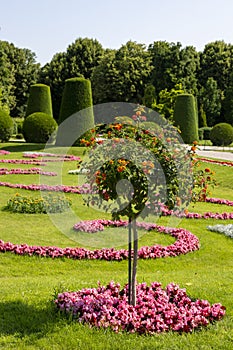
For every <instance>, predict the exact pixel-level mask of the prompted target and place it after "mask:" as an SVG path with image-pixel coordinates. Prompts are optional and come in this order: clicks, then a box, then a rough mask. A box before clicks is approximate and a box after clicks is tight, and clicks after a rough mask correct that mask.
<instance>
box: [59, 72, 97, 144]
mask: <svg viewBox="0 0 233 350" xmlns="http://www.w3.org/2000/svg"><path fill="white" fill-rule="evenodd" d="M92 105H93V102H92V90H91V82H90V80H88V79H85V78H71V79H67V80H66V81H65V87H64V91H63V95H62V102H61V108H60V114H59V125H60V127H59V128H58V133H57V140H56V144H57V145H60V146H66V145H67V146H68V145H72V144H74V141H75V140H77V142H78V139H79V138H80V137H81V136H82V135H83V134H84V133H86V132H87V131H88V130H90V129H92V128H93V127H94V114H93V109H92ZM80 111H82V113H77V112H80ZM75 135H76V136H77V137H76V138H75ZM77 142H76V144H77Z"/></svg>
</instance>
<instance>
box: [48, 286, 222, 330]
mask: <svg viewBox="0 0 233 350" xmlns="http://www.w3.org/2000/svg"><path fill="white" fill-rule="evenodd" d="M136 293H137V305H136V306H132V305H129V304H128V303H127V294H128V285H126V286H125V287H124V288H123V289H121V288H120V284H119V283H114V282H110V283H109V284H108V285H107V286H106V287H105V286H101V285H100V284H99V286H98V288H86V289H82V290H80V291H77V292H64V293H60V294H58V296H57V299H55V300H54V303H55V305H56V307H57V308H58V310H60V311H62V312H64V313H67V314H71V315H72V316H73V318H74V319H76V320H77V321H78V322H82V323H87V324H89V325H90V326H94V327H98V328H111V329H112V330H113V331H115V332H116V333H118V332H122V331H126V332H130V333H139V334H155V333H161V332H168V331H176V332H192V331H193V330H194V329H198V328H200V327H203V326H207V325H208V324H210V323H212V322H214V321H217V320H220V319H221V318H222V317H223V316H224V315H225V307H224V306H222V305H221V304H219V303H216V304H213V305H210V303H209V302H208V301H207V300H199V299H197V300H193V299H191V298H190V297H188V295H187V294H186V290H185V289H180V288H179V286H178V285H176V284H174V283H170V284H169V285H167V287H166V288H165V289H162V287H161V284H160V283H158V282H153V283H151V285H147V284H146V283H141V284H137V286H136Z"/></svg>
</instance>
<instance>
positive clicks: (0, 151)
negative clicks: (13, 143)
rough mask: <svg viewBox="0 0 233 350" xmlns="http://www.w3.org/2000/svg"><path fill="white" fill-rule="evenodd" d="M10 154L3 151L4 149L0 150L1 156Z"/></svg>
mask: <svg viewBox="0 0 233 350" xmlns="http://www.w3.org/2000/svg"><path fill="white" fill-rule="evenodd" d="M10 153H11V152H9V151H5V150H4V149H1V150H0V154H3V155H5V154H10Z"/></svg>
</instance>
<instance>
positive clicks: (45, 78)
mask: <svg viewBox="0 0 233 350" xmlns="http://www.w3.org/2000/svg"><path fill="white" fill-rule="evenodd" d="M103 54H104V49H103V47H102V45H101V44H100V43H99V42H98V41H97V40H94V39H88V38H78V39H77V40H75V42H74V43H72V44H71V45H69V46H68V48H67V50H66V52H61V53H57V54H56V55H54V56H53V58H52V60H51V62H50V63H48V64H46V65H45V66H44V67H43V68H42V69H41V71H40V82H42V83H44V84H47V85H49V86H50V87H51V93H52V102H53V112H54V118H55V119H56V120H58V118H59V110H60V105H61V99H62V92H63V90H64V86H65V81H66V80H67V79H69V78H75V77H84V78H86V79H89V78H90V76H91V74H92V71H93V69H94V67H96V66H97V65H98V64H99V61H100V59H101V58H102V56H103Z"/></svg>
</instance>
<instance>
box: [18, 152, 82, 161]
mask: <svg viewBox="0 0 233 350" xmlns="http://www.w3.org/2000/svg"><path fill="white" fill-rule="evenodd" d="M23 157H25V158H39V157H56V158H57V159H55V160H52V159H45V160H44V159H43V161H45V162H56V161H60V160H64V161H73V160H75V161H80V160H81V158H80V157H77V156H73V155H70V154H55V153H46V152H33V153H31V152H24V153H23Z"/></svg>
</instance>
